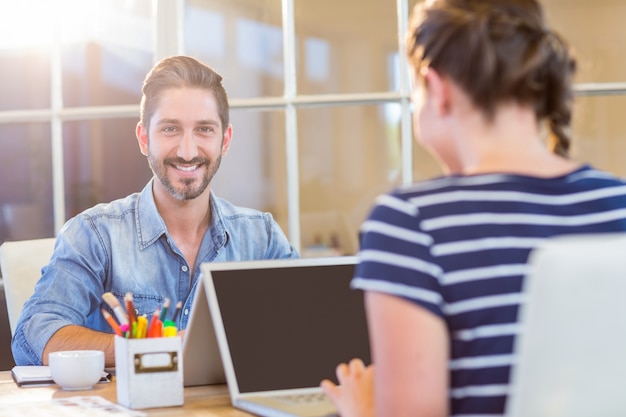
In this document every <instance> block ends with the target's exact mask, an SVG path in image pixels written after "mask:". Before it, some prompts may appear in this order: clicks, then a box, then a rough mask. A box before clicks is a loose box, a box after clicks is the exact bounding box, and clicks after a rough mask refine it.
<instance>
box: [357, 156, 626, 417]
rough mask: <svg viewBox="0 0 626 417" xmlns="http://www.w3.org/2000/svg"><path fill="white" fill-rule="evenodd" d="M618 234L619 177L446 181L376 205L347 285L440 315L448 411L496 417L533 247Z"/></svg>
mask: <svg viewBox="0 0 626 417" xmlns="http://www.w3.org/2000/svg"><path fill="white" fill-rule="evenodd" d="M615 231H626V183H625V182H623V181H621V180H618V179H617V178H615V177H613V176H611V175H609V174H607V173H604V172H601V171H598V170H595V169H593V168H591V167H589V166H584V167H582V168H580V169H578V170H576V171H574V172H572V173H570V174H568V175H565V176H560V177H556V178H547V179H546V178H536V177H528V176H521V175H509V174H487V175H475V176H450V177H443V178H439V179H435V180H432V181H428V182H423V183H419V184H416V185H413V186H410V187H407V188H402V189H400V190H397V191H395V192H393V193H390V194H387V195H384V196H382V197H380V198H379V199H378V200H377V201H376V205H375V206H374V209H373V211H372V213H371V214H370V217H369V218H368V220H367V221H365V222H364V223H363V225H362V228H361V248H360V252H359V257H360V262H359V265H358V266H357V270H356V273H355V277H354V279H353V281H352V285H353V287H355V288H360V289H363V290H366V291H378V292H384V293H388V294H393V295H398V296H400V297H404V298H406V299H408V300H411V301H412V302H415V303H417V304H419V305H420V306H422V307H424V308H426V309H428V310H429V311H431V312H432V313H433V314H436V315H438V316H440V317H442V318H443V319H444V320H445V321H446V324H447V327H448V329H449V330H450V332H451V334H450V338H451V340H450V346H451V358H450V384H451V387H450V401H451V414H452V415H454V416H462V415H467V416H487V415H502V414H503V412H504V407H505V401H506V396H507V392H508V389H509V374H510V369H511V364H512V363H513V354H512V350H513V343H514V337H515V335H516V333H517V332H518V323H517V312H518V306H519V304H520V301H521V285H522V280H523V277H524V276H525V274H526V271H527V259H528V255H529V252H530V250H531V249H532V248H534V247H535V246H536V245H537V244H538V243H539V242H540V241H541V240H542V239H544V238H546V237H550V236H556V235H564V234H580V233H598V232H615Z"/></svg>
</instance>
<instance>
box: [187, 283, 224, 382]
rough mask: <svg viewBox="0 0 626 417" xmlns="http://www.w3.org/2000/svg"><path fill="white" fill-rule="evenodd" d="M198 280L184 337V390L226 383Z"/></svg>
mask: <svg viewBox="0 0 626 417" xmlns="http://www.w3.org/2000/svg"><path fill="white" fill-rule="evenodd" d="M198 280H199V281H198V287H197V288H196V293H195V294H194V299H193V303H192V304H191V312H190V315H189V321H188V322H187V329H186V330H185V337H184V338H183V347H182V349H183V353H182V355H183V385H184V386H186V387H191V386H196V385H210V384H223V383H225V382H226V377H225V376H224V368H223V366H222V358H221V357H220V353H219V348H218V346H217V340H216V339H215V331H214V330H213V321H212V320H211V314H210V312H209V304H208V303H207V298H206V291H205V290H204V282H203V280H202V279H201V278H198Z"/></svg>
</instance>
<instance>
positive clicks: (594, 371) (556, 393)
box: [506, 234, 626, 417]
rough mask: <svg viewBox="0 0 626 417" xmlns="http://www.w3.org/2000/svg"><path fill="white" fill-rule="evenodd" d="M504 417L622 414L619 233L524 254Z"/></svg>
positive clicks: (625, 339) (625, 282)
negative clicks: (526, 263)
mask: <svg viewBox="0 0 626 417" xmlns="http://www.w3.org/2000/svg"><path fill="white" fill-rule="evenodd" d="M525 293H526V297H527V298H526V301H525V303H524V304H523V305H522V307H521V309H520V323H521V326H522V333H521V334H520V335H519V336H518V338H517V341H516V351H517V363H516V364H515V366H514V367H513V372H512V385H511V393H510V397H509V401H508V402H507V414H506V416H507V417H528V416H532V417H544V416H550V417H588V416H626V395H624V382H625V381H626V332H625V331H624V330H626V301H625V300H624V295H625V294H626V234H607V235H587V236H570V237H561V238H556V239H552V240H550V239H549V240H547V241H546V242H545V243H544V244H542V245H541V246H540V247H539V248H538V249H536V250H535V251H534V252H533V253H532V254H531V256H530V270H529V274H528V276H527V280H526V283H525Z"/></svg>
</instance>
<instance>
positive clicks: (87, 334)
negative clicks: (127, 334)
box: [41, 324, 115, 367]
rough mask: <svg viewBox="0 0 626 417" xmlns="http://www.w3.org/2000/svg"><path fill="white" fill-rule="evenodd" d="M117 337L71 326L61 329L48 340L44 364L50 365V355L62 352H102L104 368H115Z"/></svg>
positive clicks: (44, 352) (43, 357) (44, 353)
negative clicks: (115, 339)
mask: <svg viewBox="0 0 626 417" xmlns="http://www.w3.org/2000/svg"><path fill="white" fill-rule="evenodd" d="M114 337H115V335H112V334H109V333H102V332H97V331H95V330H91V329H88V328H86V327H82V326H77V325H73V324H72V325H69V326H65V327H62V328H60V329H59V330H58V331H57V332H56V333H55V334H54V335H53V336H52V337H51V338H50V340H48V343H47V344H46V347H45V348H44V350H43V355H42V358H41V360H42V362H43V364H44V365H47V364H48V353H50V352H58V351H62V350H101V351H103V352H104V366H106V367H113V366H115V341H114Z"/></svg>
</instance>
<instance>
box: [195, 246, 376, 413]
mask: <svg viewBox="0 0 626 417" xmlns="http://www.w3.org/2000/svg"><path fill="white" fill-rule="evenodd" d="M355 263H356V258H355V257H334V258H306V259H289V260H268V261H251V262H239V263H222V264H215V263H214V264H211V263H207V264H203V265H202V272H203V278H204V281H205V290H206V291H207V295H208V300H209V309H210V311H211V316H212V318H213V321H214V327H215V331H216V336H217V340H218V344H219V348H220V353H221V355H222V362H223V364H224V371H225V373H226V380H227V383H228V389H229V393H230V397H231V401H232V403H233V406H235V407H237V408H240V409H242V410H245V411H248V412H252V413H254V414H257V415H260V416H265V417H274V416H281V417H288V416H291V417H318V416H333V415H336V413H337V411H336V409H335V407H334V406H333V404H332V403H331V401H330V400H329V399H328V398H326V397H325V396H324V395H323V392H322V390H321V389H320V388H319V383H320V382H321V381H322V380H323V379H325V378H329V379H331V380H334V381H335V383H337V380H336V379H335V368H336V366H337V365H338V364H339V363H341V362H347V361H349V360H350V359H352V358H355V357H359V358H361V359H363V361H364V362H365V363H366V364H369V363H370V353H369V340H368V333H367V325H366V320H365V312H364V307H363V294H362V292H361V291H357V290H352V289H350V280H351V279H352V276H353V274H354V267H355Z"/></svg>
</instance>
